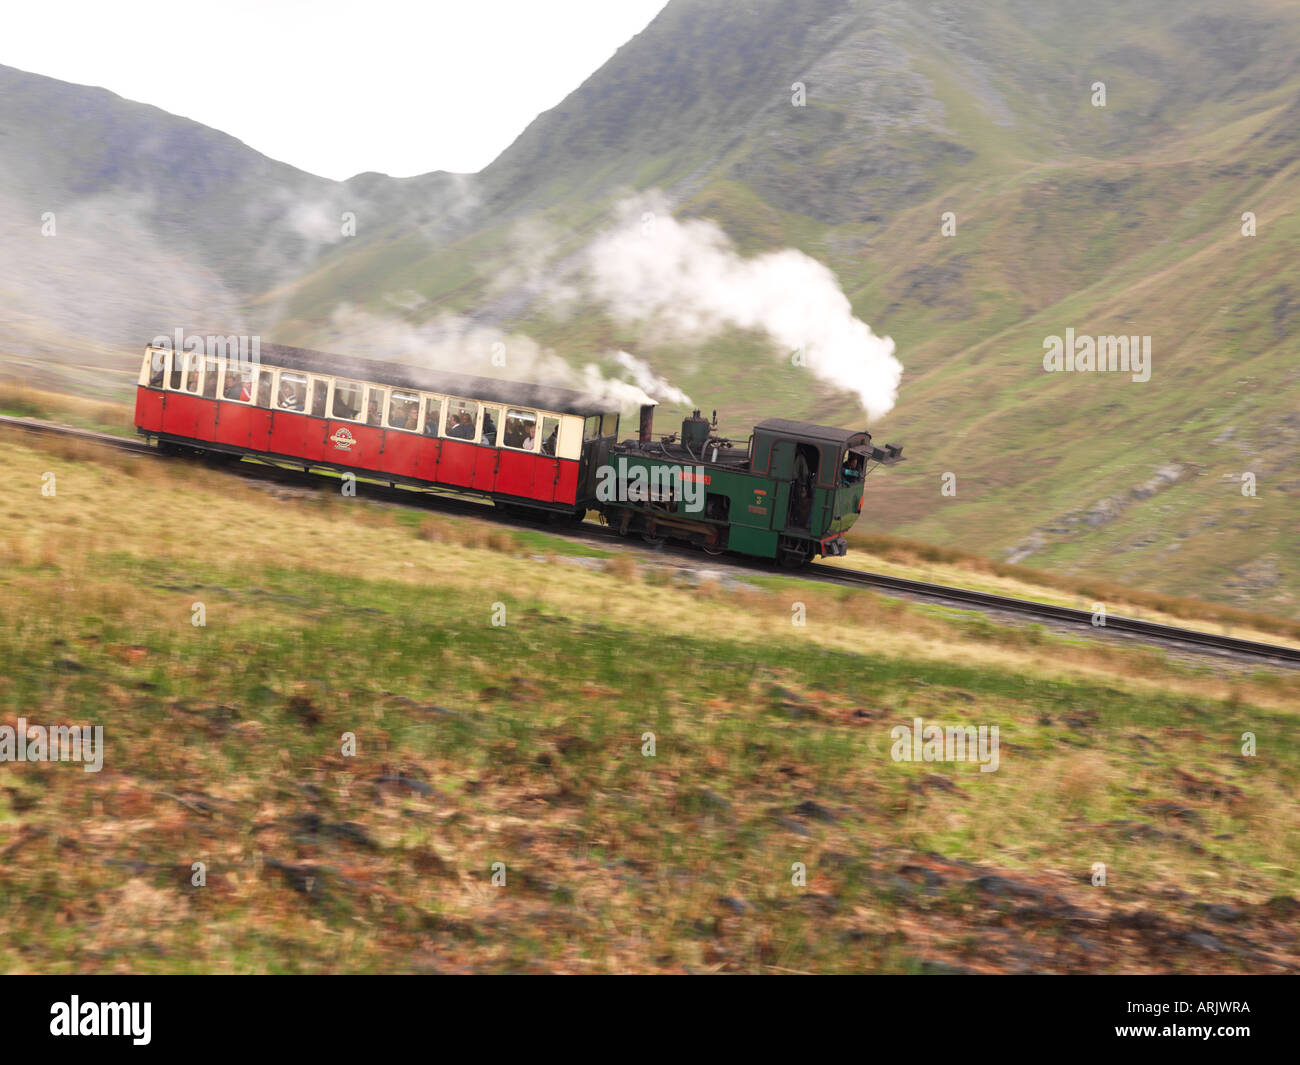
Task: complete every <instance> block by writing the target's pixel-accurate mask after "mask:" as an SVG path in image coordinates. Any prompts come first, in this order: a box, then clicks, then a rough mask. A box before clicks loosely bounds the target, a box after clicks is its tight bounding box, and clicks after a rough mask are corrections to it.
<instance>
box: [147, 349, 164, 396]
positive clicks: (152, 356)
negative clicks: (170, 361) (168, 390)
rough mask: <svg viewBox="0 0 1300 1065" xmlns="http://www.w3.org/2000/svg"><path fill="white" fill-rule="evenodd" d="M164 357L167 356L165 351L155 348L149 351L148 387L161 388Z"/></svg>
mask: <svg viewBox="0 0 1300 1065" xmlns="http://www.w3.org/2000/svg"><path fill="white" fill-rule="evenodd" d="M166 358H167V353H166V352H165V351H159V350H158V349H157V348H154V349H153V350H152V351H150V352H149V387H150V388H162V386H163V371H164V370H165V369H166V366H165V365H164V363H163V360H164V359H166Z"/></svg>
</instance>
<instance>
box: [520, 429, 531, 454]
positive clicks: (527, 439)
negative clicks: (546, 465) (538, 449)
mask: <svg viewBox="0 0 1300 1065" xmlns="http://www.w3.org/2000/svg"><path fill="white" fill-rule="evenodd" d="M533 429H534V426H532V425H526V426H524V442H523V443H522V444H520V445H519V446H520V447H521V448H523V449H524V450H525V451H532V450H533Z"/></svg>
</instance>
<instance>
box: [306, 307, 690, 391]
mask: <svg viewBox="0 0 1300 1065" xmlns="http://www.w3.org/2000/svg"><path fill="white" fill-rule="evenodd" d="M404 298H405V297H403V296H398V297H394V298H393V299H391V300H390V302H393V303H396V304H400V303H401V302H402V300H403V299H404ZM321 342H322V343H323V344H324V345H325V346H326V347H328V348H329V349H330V350H332V351H337V352H338V353H339V354H341V355H353V356H359V357H366V356H368V357H372V358H380V359H384V360H388V361H395V362H405V363H409V364H411V365H414V366H422V367H426V368H428V369H433V370H442V371H445V372H448V373H458V374H470V375H474V376H479V377H496V378H501V379H503V380H511V381H527V382H530V383H532V384H538V385H551V386H554V387H557V388H571V389H576V390H577V391H580V392H585V393H587V394H589V395H592V396H595V397H596V398H597V399H600V400H604V401H606V402H609V403H613V404H617V405H618V406H619V407H620V408H622V409H628V408H631V407H639V406H641V405H642V404H644V403H654V402H656V401H658V400H661V399H662V400H667V401H669V402H680V403H684V404H686V405H690V397H688V396H686V394H685V393H683V392H681V391H680V390H678V389H676V388H674V387H673V386H672V385H670V384H669V383H668V382H667V381H665V380H664V379H663V378H661V377H658V376H656V375H655V374H654V372H653V371H652V370H651V369H650V367H649V366H647V365H646V364H645V363H643V362H641V361H640V360H639V359H635V358H633V357H632V356H631V355H628V354H627V353H626V352H618V353H617V354H616V355H614V356H613V360H612V361H614V362H615V363H616V364H617V365H618V366H619V367H621V368H622V369H623V370H624V371H626V372H627V373H628V374H630V375H631V377H632V380H630V381H625V380H620V379H619V378H618V377H615V376H611V374H610V373H607V372H606V371H605V370H603V369H602V368H601V367H600V366H599V365H597V364H596V363H595V362H588V363H585V364H584V365H582V366H581V367H580V368H579V367H574V366H571V365H569V363H567V362H565V361H564V359H562V358H561V357H560V356H559V355H557V354H556V353H555V352H554V351H552V350H551V349H550V348H544V347H542V346H541V345H540V344H538V343H537V341H535V340H533V339H532V338H531V337H528V336H524V335H523V334H520V333H506V332H503V331H502V330H500V329H497V328H495V327H493V326H488V325H483V324H481V323H479V322H475V321H472V320H470V319H468V318H462V317H459V316H457V315H451V314H443V315H440V316H438V317H436V318H432V319H430V320H429V321H427V322H422V323H419V324H414V323H411V322H408V321H405V320H403V319H400V318H394V317H389V316H385V315H376V314H371V313H369V312H367V311H363V310H360V309H358V308H355V307H352V306H349V305H343V306H340V307H338V308H336V309H335V311H334V313H333V314H332V315H331V317H330V326H329V329H328V330H327V331H326V332H325V333H324V334H323V337H322V341H321Z"/></svg>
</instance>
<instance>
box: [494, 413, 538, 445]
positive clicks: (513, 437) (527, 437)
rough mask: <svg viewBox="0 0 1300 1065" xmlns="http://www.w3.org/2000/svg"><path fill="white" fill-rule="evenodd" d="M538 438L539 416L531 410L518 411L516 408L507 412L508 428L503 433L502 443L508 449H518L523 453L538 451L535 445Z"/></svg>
mask: <svg viewBox="0 0 1300 1065" xmlns="http://www.w3.org/2000/svg"><path fill="white" fill-rule="evenodd" d="M536 438H537V415H536V414H534V413H533V412H532V411H530V410H516V409H515V408H514V407H511V408H509V409H508V410H507V411H506V426H505V431H504V432H503V433H502V436H501V442H502V443H503V444H505V446H506V447H517V448H520V449H521V450H523V451H536V450H537V449H536V447H534V444H535V443H536Z"/></svg>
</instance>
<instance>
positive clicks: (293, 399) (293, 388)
mask: <svg viewBox="0 0 1300 1065" xmlns="http://www.w3.org/2000/svg"><path fill="white" fill-rule="evenodd" d="M280 408H281V409H282V410H302V398H301V393H300V392H299V386H298V385H295V384H294V383H293V382H292V381H284V380H282V381H281V382H280Z"/></svg>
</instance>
